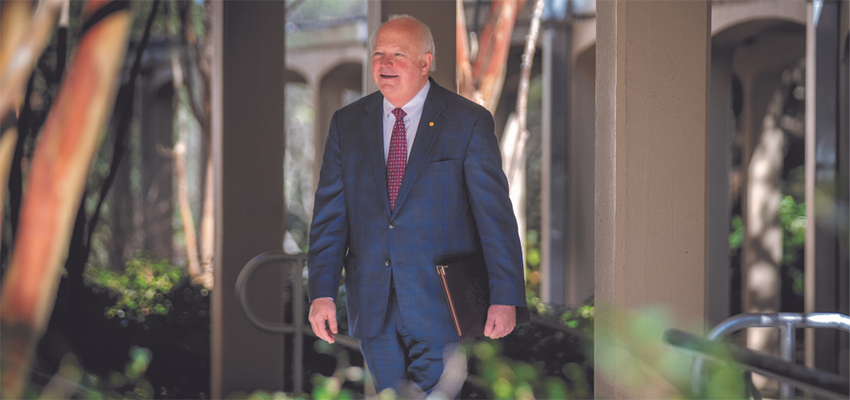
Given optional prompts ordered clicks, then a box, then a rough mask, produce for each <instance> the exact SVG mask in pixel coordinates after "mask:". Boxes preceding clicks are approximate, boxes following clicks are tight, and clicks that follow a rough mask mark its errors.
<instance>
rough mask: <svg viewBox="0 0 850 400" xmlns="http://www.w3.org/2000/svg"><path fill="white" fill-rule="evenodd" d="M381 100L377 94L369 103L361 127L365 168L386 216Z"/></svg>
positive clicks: (387, 200) (388, 208) (385, 178)
mask: <svg viewBox="0 0 850 400" xmlns="http://www.w3.org/2000/svg"><path fill="white" fill-rule="evenodd" d="M383 100H384V97H383V96H381V95H380V93H379V94H378V95H377V96H375V97H374V98H373V100H372V101H370V102H369V104H368V105H367V106H366V113H367V114H366V116H365V117H363V121H362V125H363V134H364V136H365V137H366V151H367V154H368V155H369V164H368V166H367V168H368V169H369V170H371V171H372V177H374V178H375V186H376V187H377V189H378V197H379V198H381V199H382V201H383V202H384V207H385V208H386V210H387V215H390V199H389V198H388V197H387V165H386V162H385V161H384V125H383V114H384V112H383ZM396 205H398V204H396Z"/></svg>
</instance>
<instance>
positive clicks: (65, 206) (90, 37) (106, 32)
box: [0, 0, 130, 398]
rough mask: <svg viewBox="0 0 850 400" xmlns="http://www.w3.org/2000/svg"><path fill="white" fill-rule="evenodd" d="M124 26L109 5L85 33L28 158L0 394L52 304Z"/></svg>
mask: <svg viewBox="0 0 850 400" xmlns="http://www.w3.org/2000/svg"><path fill="white" fill-rule="evenodd" d="M110 4H111V5H114V4H116V3H110V2H109V1H108V0H92V1H90V2H89V3H88V4H87V5H86V9H85V11H84V18H88V17H90V16H92V15H93V14H94V12H95V11H96V10H98V9H100V8H102V7H104V6H106V5H110ZM129 24H130V15H129V12H128V10H127V9H126V8H123V9H116V10H115V11H114V12H112V13H110V14H108V15H107V16H105V17H104V18H103V19H101V20H99V21H98V22H96V23H94V25H92V26H91V27H90V28H89V29H88V31H86V32H85V34H84V36H83V37H82V39H81V40H80V42H79V45H78V46H77V50H76V56H75V58H74V61H73V62H72V64H71V66H70V67H69V68H68V71H67V75H66V77H65V80H64V82H63V83H62V86H61V88H60V90H59V93H58V95H57V97H56V101H55V103H54V105H53V107H52V108H51V111H50V114H49V116H48V118H47V121H46V122H45V125H44V129H43V131H42V133H41V137H40V139H39V142H38V145H37V147H36V150H35V154H34V155H33V159H32V163H31V166H30V170H29V176H28V177H27V179H28V181H27V191H26V193H25V194H24V198H23V202H22V204H21V211H20V223H19V228H18V234H17V238H16V243H15V247H14V249H13V251H12V258H11V262H10V264H9V269H8V271H7V273H6V277H5V280H4V282H3V293H2V298H0V334H2V337H0V372H2V377H0V383H2V385H0V387H2V392H0V394H2V397H4V398H20V395H21V393H22V389H23V387H24V384H25V382H26V378H27V374H28V372H29V367H30V363H31V358H32V353H33V350H34V348H35V345H36V343H37V341H38V339H39V338H40V337H41V335H42V333H43V332H44V328H45V325H46V323H47V320H48V318H49V316H50V312H51V310H52V308H53V303H54V301H55V299H56V288H57V286H58V284H59V279H60V277H61V270H62V264H63V261H64V258H65V253H66V251H67V249H68V242H69V240H70V235H71V230H72V229H73V225H74V218H75V216H76V212H77V209H78V207H79V204H80V201H81V197H82V193H83V188H84V186H85V182H86V179H87V177H88V172H89V167H90V165H91V161H92V158H93V156H94V153H95V150H96V148H97V144H98V141H99V137H100V133H101V132H102V131H103V127H104V125H105V123H106V120H107V117H108V116H109V112H110V111H111V109H112V104H113V102H114V99H115V92H116V84H117V81H118V77H119V71H120V67H121V64H122V62H123V60H124V53H125V51H126V44H127V32H128V27H129Z"/></svg>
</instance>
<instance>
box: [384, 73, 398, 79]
mask: <svg viewBox="0 0 850 400" xmlns="http://www.w3.org/2000/svg"><path fill="white" fill-rule="evenodd" d="M381 78H398V75H387V74H381Z"/></svg>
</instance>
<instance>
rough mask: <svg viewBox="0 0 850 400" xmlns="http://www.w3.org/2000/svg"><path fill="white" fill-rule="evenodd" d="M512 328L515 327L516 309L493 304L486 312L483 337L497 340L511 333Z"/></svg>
mask: <svg viewBox="0 0 850 400" xmlns="http://www.w3.org/2000/svg"><path fill="white" fill-rule="evenodd" d="M514 326H516V307H515V306H503V305H498V304H494V305H491V306H490V309H489V310H487V324H486V325H484V336H487V337H488V338H490V339H498V338H500V337H504V336H507V335H508V334H509V333H511V331H513V330H514Z"/></svg>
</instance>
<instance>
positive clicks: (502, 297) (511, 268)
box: [463, 110, 526, 306]
mask: <svg viewBox="0 0 850 400" xmlns="http://www.w3.org/2000/svg"><path fill="white" fill-rule="evenodd" d="M463 172H464V179H465V181H466V187H467V191H468V195H469V204H470V207H471V208H472V214H473V216H474V218H475V224H476V226H477V227H478V234H479V237H480V240H481V247H482V248H481V250H482V251H483V253H484V261H485V263H486V264H487V272H488V274H489V275H490V303H491V304H502V305H514V306H526V299H525V271H524V269H523V262H522V247H521V245H520V240H519V232H518V229H517V222H516V217H515V216H514V212H513V207H512V206H511V200H510V196H509V192H508V180H507V178H506V177H505V173H504V172H503V171H502V156H501V152H500V151H499V144H498V141H497V140H496V135H495V134H494V133H493V117H492V116H491V115H490V112H488V111H486V110H482V112H481V113H480V114H479V115H478V119H477V121H476V122H475V124H474V127H473V129H472V134H471V135H470V138H469V143H468V145H467V149H466V156H465V159H464V164H463Z"/></svg>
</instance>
